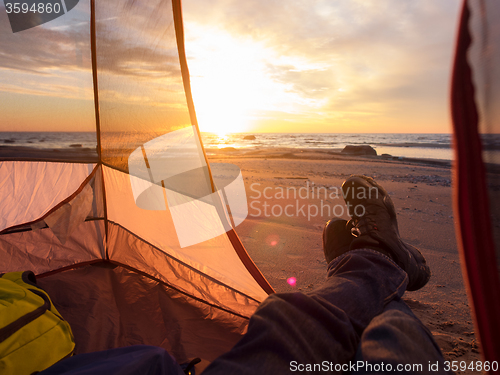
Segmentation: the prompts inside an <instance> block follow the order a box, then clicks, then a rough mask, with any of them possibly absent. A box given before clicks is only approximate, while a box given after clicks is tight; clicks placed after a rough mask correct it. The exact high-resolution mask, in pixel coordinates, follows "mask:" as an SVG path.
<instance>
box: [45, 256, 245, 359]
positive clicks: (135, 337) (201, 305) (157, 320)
mask: <svg viewBox="0 0 500 375" xmlns="http://www.w3.org/2000/svg"><path fill="white" fill-rule="evenodd" d="M37 283H38V284H39V285H40V286H41V287H42V288H44V289H45V290H46V291H47V292H48V293H49V295H50V296H51V298H52V300H53V302H54V304H55V306H56V308H57V309H58V311H59V312H60V313H61V315H62V316H63V317H64V318H65V319H66V320H67V321H68V322H69V323H70V325H71V328H72V330H73V334H74V336H75V342H76V348H75V354H80V353H89V352H93V351H100V350H107V349H111V348H117V347H122V346H128V345H138V344H146V345H154V346H159V347H162V348H164V349H165V350H167V351H168V352H169V353H170V354H172V355H173V356H174V357H175V358H176V360H177V361H178V362H179V363H183V362H187V361H188V360H190V359H192V358H194V357H200V358H202V359H205V360H207V361H213V360H214V359H215V358H216V357H217V356H218V355H220V354H221V353H223V352H225V351H228V350H229V349H230V348H231V347H232V346H234V344H235V343H236V342H237V341H238V340H239V338H240V337H241V335H242V334H243V333H244V331H245V330H246V326H247V323H248V318H244V317H240V316H238V315H235V314H232V313H230V312H227V311H224V310H223V309H220V308H218V307H214V306H212V305H210V304H207V303H205V302H203V301H201V300H199V299H195V298H192V297H190V296H188V295H186V294H183V293H180V292H178V291H176V290H175V289H173V288H170V287H168V286H166V285H165V284H163V283H161V282H159V281H156V280H153V279H151V278H150V277H147V276H145V275H142V274H139V273H137V272H135V271H132V270H129V269H127V268H124V267H121V266H116V265H113V264H111V263H109V262H104V263H102V262H101V263H96V264H94V265H86V266H83V267H80V268H76V269H73V270H66V271H62V272H57V273H55V274H51V275H48V276H46V277H41V278H38V279H37Z"/></svg>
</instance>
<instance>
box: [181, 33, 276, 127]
mask: <svg viewBox="0 0 500 375" xmlns="http://www.w3.org/2000/svg"><path fill="white" fill-rule="evenodd" d="M198 29H199V27H198V26H197V25H196V24H193V25H190V27H189V28H187V30H190V31H191V33H193V37H192V39H191V40H190V41H189V42H188V43H187V46H190V51H191V52H189V51H188V56H191V58H190V59H189V61H188V63H189V71H190V75H191V88H192V94H193V100H194V105H195V110H196V116H197V118H198V124H199V127H200V130H201V131H203V132H210V133H216V134H217V135H219V136H222V135H225V134H228V133H241V132H248V131H252V128H253V126H254V121H255V113H256V112H257V111H259V110H261V109H262V108H263V106H265V104H266V98H265V95H266V93H268V92H269V90H268V89H267V90H266V86H267V85H269V79H268V77H267V75H266V73H265V72H264V71H263V69H264V68H265V66H264V64H263V63H262V61H261V60H262V55H263V51H262V47H261V46H260V45H258V44H256V43H254V42H252V41H242V40H240V39H235V38H234V37H232V36H231V35H229V34H228V33H224V32H221V31H219V30H209V31H207V30H205V29H200V30H198ZM267 103H269V100H267Z"/></svg>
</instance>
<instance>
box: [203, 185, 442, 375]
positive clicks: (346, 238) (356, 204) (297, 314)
mask: <svg viewBox="0 0 500 375" xmlns="http://www.w3.org/2000/svg"><path fill="white" fill-rule="evenodd" d="M342 189H343V193H344V199H345V200H346V203H347V206H348V208H349V212H350V215H351V217H352V218H353V220H352V221H350V222H349V223H348V222H346V221H345V220H332V221H330V222H329V223H328V224H327V226H326V227H325V231H324V232H323V246H324V251H325V258H326V259H327V261H330V260H331V262H330V263H329V268H328V279H327V281H326V283H325V285H324V286H323V287H321V288H320V289H318V290H316V291H314V292H312V293H309V294H302V293H288V294H277V295H274V296H271V297H269V298H268V299H267V300H266V301H264V302H263V304H262V305H261V306H260V307H259V309H258V310H257V312H256V313H255V314H254V316H253V317H252V318H251V320H250V324H249V327H248V332H247V334H246V335H245V336H244V337H243V339H242V340H241V341H240V342H239V343H238V344H237V345H236V346H235V347H234V348H233V349H232V350H231V351H230V352H229V353H226V354H225V355H223V356H221V357H219V358H218V359H217V360H216V361H215V362H214V363H212V365H211V366H209V367H208V368H207V370H206V372H207V374H215V373H220V374H223V373H224V374H232V373H234V374H236V373H238V374H259V373H262V374H267V373H285V372H288V371H309V372H312V371H320V370H323V371H325V370H331V372H340V370H342V371H346V372H348V371H353V370H355V368H352V367H351V366H348V367H347V368H346V367H345V365H346V364H347V363H348V362H349V361H351V360H352V359H353V357H354V354H355V353H356V350H357V347H358V345H359V342H360V337H361V335H362V334H363V331H364V330H365V328H366V327H367V326H368V325H369V324H370V322H371V321H372V320H373V319H374V318H375V317H377V316H378V315H380V314H381V313H382V312H384V310H385V309H386V308H387V306H388V305H389V304H390V303H391V302H394V301H398V300H399V299H400V298H401V296H402V295H403V293H404V291H405V289H407V288H408V289H410V290H416V289H419V288H421V287H423V286H424V285H425V284H426V283H427V281H428V280H429V277H430V271H429V268H428V266H427V265H426V262H425V258H424V257H423V256H422V254H421V253H420V252H419V251H418V250H417V249H415V248H413V247H411V246H409V245H408V244H406V243H404V242H403V241H402V240H401V238H400V236H399V230H398V225H397V220H396V211H395V209H394V205H393V203H392V200H391V199H390V197H389V195H388V193H387V192H386V191H385V190H384V189H383V188H382V187H381V186H379V185H378V184H376V183H375V182H374V181H373V180H372V179H369V178H366V177H364V176H363V177H362V176H357V177H352V178H349V179H348V180H347V181H346V182H345V183H344V184H343V186H342ZM351 234H355V237H353V236H352V235H351ZM388 317H389V316H388ZM413 323H414V324H415V325H418V322H416V321H414V322H413ZM396 339H397V337H396ZM422 344H423V345H424V344H425V343H424V342H422ZM431 344H432V343H431ZM383 345H384V343H383V342H381V343H380V346H383ZM393 345H398V342H394V343H393ZM426 359H427V358H422V361H426ZM401 360H403V359H401ZM400 363H402V362H400ZM352 364H353V362H351V365H352ZM342 365H344V367H342ZM339 366H340V367H339ZM335 370H338V371H335Z"/></svg>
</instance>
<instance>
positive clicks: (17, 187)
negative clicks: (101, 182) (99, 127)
mask: <svg viewBox="0 0 500 375" xmlns="http://www.w3.org/2000/svg"><path fill="white" fill-rule="evenodd" d="M94 167H95V164H75V163H48V162H10V161H4V162H0V186H1V189H0V202H2V204H1V205H0V232H1V231H2V230H5V229H6V228H9V227H12V226H15V225H19V224H23V223H26V222H31V221H34V220H36V219H38V218H39V217H41V216H42V215H44V214H46V213H47V212H48V211H49V210H50V209H52V208H54V206H56V205H57V204H58V203H60V202H61V201H62V200H64V199H66V198H68V197H69V196H70V195H71V194H73V193H74V192H75V191H76V190H77V189H78V188H79V187H80V185H81V183H82V181H84V180H85V179H86V178H87V177H88V176H89V175H90V174H91V173H92V171H93V169H94ZM55 184H57V187H58V189H57V190H55V191H54V185H55Z"/></svg>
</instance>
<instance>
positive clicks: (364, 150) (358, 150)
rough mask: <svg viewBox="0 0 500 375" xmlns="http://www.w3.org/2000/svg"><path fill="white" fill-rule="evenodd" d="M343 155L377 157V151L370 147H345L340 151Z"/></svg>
mask: <svg viewBox="0 0 500 375" xmlns="http://www.w3.org/2000/svg"><path fill="white" fill-rule="evenodd" d="M342 153H343V154H346V155H375V156H376V155H377V151H375V149H374V148H373V147H372V146H368V145H366V146H365V145H363V146H352V145H348V146H345V147H344V149H343V150H342Z"/></svg>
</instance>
